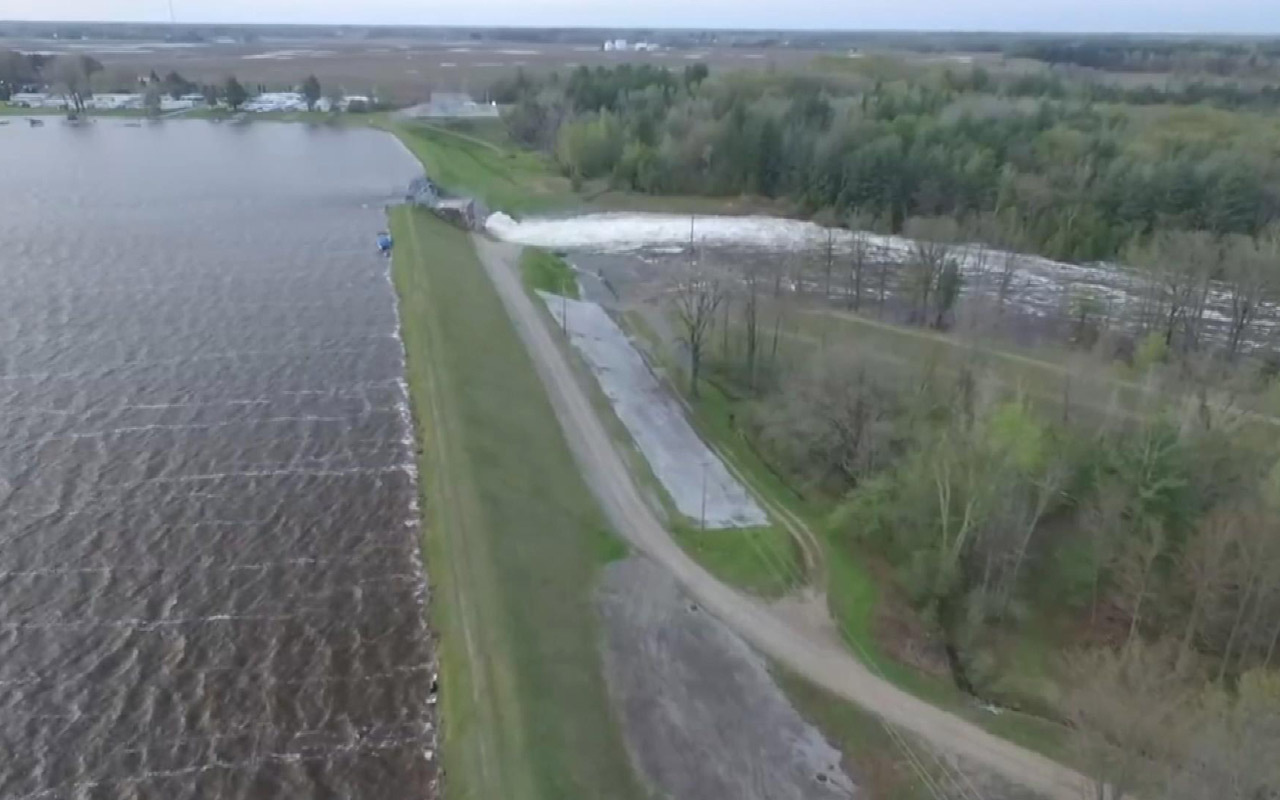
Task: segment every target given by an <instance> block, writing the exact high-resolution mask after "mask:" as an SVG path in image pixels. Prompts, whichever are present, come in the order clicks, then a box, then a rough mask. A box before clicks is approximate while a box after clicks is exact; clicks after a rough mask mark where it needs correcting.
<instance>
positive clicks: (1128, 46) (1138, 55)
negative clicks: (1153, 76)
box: [1005, 37, 1280, 75]
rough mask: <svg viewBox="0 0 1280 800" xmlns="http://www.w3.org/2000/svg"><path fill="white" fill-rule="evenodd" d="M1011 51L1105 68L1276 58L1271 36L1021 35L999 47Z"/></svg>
mask: <svg viewBox="0 0 1280 800" xmlns="http://www.w3.org/2000/svg"><path fill="white" fill-rule="evenodd" d="M1005 52H1007V53H1008V54H1009V55H1011V56H1015V57H1020V58H1031V59H1035V60H1037V61H1044V62H1046V63H1049V64H1071V65H1075V66H1081V67H1090V68H1093V69H1099V70H1106V71H1108V72H1174V71H1183V72H1190V71H1195V72H1208V73H1210V74H1213V75H1236V74H1242V73H1253V72H1257V71H1260V70H1262V69H1266V68H1268V67H1272V66H1274V65H1275V64H1276V63H1277V61H1278V60H1280V43H1277V42H1275V41H1256V42H1230V41H1215V42H1205V41H1186V40H1182V41H1177V40H1159V39H1132V38H1125V37H1107V38H1103V37H1087V38H1078V39H1056V38H1051V39H1043V38H1041V39H1034V38H1033V39H1026V40H1023V41H1019V42H1016V43H1014V44H1012V45H1010V46H1008V47H1007V48H1006V49H1005Z"/></svg>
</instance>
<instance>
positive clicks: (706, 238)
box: [487, 213, 1280, 347]
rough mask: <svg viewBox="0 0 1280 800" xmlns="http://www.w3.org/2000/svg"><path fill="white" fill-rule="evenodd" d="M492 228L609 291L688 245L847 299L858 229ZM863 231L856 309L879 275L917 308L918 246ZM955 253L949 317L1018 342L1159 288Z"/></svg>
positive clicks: (544, 222)
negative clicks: (911, 274) (561, 256)
mask: <svg viewBox="0 0 1280 800" xmlns="http://www.w3.org/2000/svg"><path fill="white" fill-rule="evenodd" d="M487 227H488V230H489V232H490V233H491V234H493V235H494V236H497V237H498V238H500V239H503V240H505V241H511V242H517V243H519V244H525V245H536V246H539V247H545V248H551V249H558V250H569V251H572V252H573V259H572V260H573V262H574V263H575V264H576V265H577V266H578V267H579V268H582V269H585V270H586V271H588V272H589V273H593V274H596V275H597V276H599V277H602V278H604V279H606V281H607V286H606V288H611V291H612V293H613V294H614V295H615V298H614V299H618V297H625V298H626V299H640V300H643V299H646V298H649V297H652V296H654V295H655V294H660V293H662V292H663V291H664V283H665V282H667V281H669V278H670V276H671V275H672V274H674V273H675V272H677V271H678V270H679V269H680V268H682V267H683V266H684V265H685V264H686V263H687V262H688V257H689V256H688V253H689V248H690V246H691V245H692V246H694V247H696V248H697V250H698V253H699V257H700V258H702V259H706V260H709V261H712V262H714V263H715V264H717V265H719V266H721V267H722V268H724V269H726V270H730V271H731V270H735V269H741V267H742V266H743V265H744V264H748V263H755V264H756V265H758V266H759V267H761V274H762V275H764V276H766V281H772V277H773V275H774V274H776V273H780V274H783V275H784V276H785V281H784V284H785V288H786V290H787V291H788V292H794V293H800V294H804V295H806V296H808V297H809V298H811V299H814V300H819V301H824V302H827V303H830V304H833V305H836V306H840V307H849V306H851V305H852V303H853V295H854V294H855V284H854V276H853V271H852V267H851V260H852V253H853V246H854V235H853V234H852V233H850V232H849V231H847V230H844V229H827V228H823V227H821V226H819V225H816V224H814V223H812V222H804V221H800V220H792V219H782V218H778V217H765V216H744V217H723V216H699V217H691V216H688V215H671V214H632V213H625V214H624V213H611V214H589V215H584V216H578V217H562V218H531V219H524V220H520V221H517V220H514V219H512V218H511V217H508V216H506V215H504V214H494V215H493V216H491V217H490V218H489V220H488V223H487ZM860 236H861V237H862V238H863V239H864V241H865V242H866V244H867V254H868V255H867V260H866V265H865V267H864V269H863V275H862V279H861V292H860V301H859V304H860V306H861V307H863V308H875V307H876V306H877V304H878V303H879V289H880V283H881V281H882V280H883V285H884V289H885V295H886V299H885V306H886V318H887V319H896V320H898V321H905V320H906V318H907V317H908V316H909V314H910V311H911V303H910V302H908V301H909V295H910V293H911V291H910V287H909V285H908V283H909V278H908V276H907V274H906V271H907V270H906V268H905V267H904V264H906V263H907V262H909V261H910V259H911V258H912V247H913V245H914V243H913V242H912V241H911V240H910V239H906V238H903V237H899V236H883V235H879V234H861V235H860ZM828 244H829V245H830V248H831V254H832V268H831V270H830V273H831V278H830V281H828V280H827V279H826V272H827V270H826V264H827V252H828V251H827V248H828ZM954 257H955V258H956V259H958V260H959V262H960V264H961V267H962V270H963V272H964V283H963V287H962V290H961V299H960V301H959V302H958V304H957V308H956V312H955V315H954V321H955V322H956V323H957V324H962V325H979V326H982V327H987V328H993V327H994V328H999V329H1000V330H998V331H997V332H1002V333H1006V334H1013V335H1016V336H1017V337H1018V339H1019V340H1020V341H1022V342H1023V343H1029V342H1030V341H1034V340H1036V339H1049V340H1057V341H1061V340H1062V339H1063V338H1065V337H1068V336H1070V335H1071V328H1072V324H1073V322H1074V320H1075V319H1076V318H1078V316H1079V313H1080V309H1081V308H1082V307H1083V304H1082V299H1084V298H1088V299H1089V304H1088V305H1089V309H1090V311H1089V314H1090V315H1091V317H1092V318H1093V321H1094V322H1095V323H1102V322H1104V321H1105V322H1106V324H1107V325H1109V326H1111V327H1114V328H1115V329H1118V330H1122V331H1124V330H1132V329H1133V327H1134V324H1135V321H1136V320H1137V319H1138V318H1139V316H1140V309H1141V308H1142V306H1143V303H1144V302H1149V298H1150V297H1151V295H1152V287H1151V286H1150V285H1149V284H1148V283H1147V282H1146V281H1144V280H1143V278H1142V276H1140V275H1139V274H1138V273H1137V272H1136V271H1135V270H1132V269H1128V268H1124V267H1121V266H1118V265H1113V264H1092V265H1090V264H1085V265H1081V264H1068V263H1063V262H1058V261H1051V260H1049V259H1046V258H1040V257H1038V256H1030V255H1022V254H1011V253H1003V252H999V251H994V250H990V249H986V248H981V247H977V246H973V245H968V246H957V247H956V248H955V251H954ZM882 276H883V277H882ZM590 288H591V285H590V284H588V289H590ZM593 299H594V298H593ZM603 299H607V298H603ZM997 306H998V309H996V307H997ZM1230 307H1231V299H1230V297H1229V295H1228V294H1227V292H1226V288H1225V287H1223V286H1221V285H1218V284H1215V285H1213V286H1212V287H1211V290H1210V292H1209V294H1208V296H1207V297H1206V304H1205V314H1204V317H1205V322H1204V328H1205V335H1206V337H1208V338H1209V339H1215V338H1216V339H1217V340H1220V341H1224V340H1225V338H1226V331H1227V327H1228V323H1229V321H1230V319H1231V316H1230V314H1231V308H1230ZM993 310H998V312H999V313H998V314H996V313H993ZM1277 316H1278V315H1277V313H1276V309H1275V307H1274V306H1273V305H1271V304H1267V305H1265V306H1264V307H1262V308H1261V309H1260V311H1259V313H1258V314H1257V320H1256V322H1255V323H1254V329H1253V336H1252V337H1251V339H1250V342H1249V343H1248V344H1250V345H1252V346H1254V347H1256V346H1260V345H1263V344H1274V343H1275V342H1274V341H1273V340H1274V339H1275V338H1276V337H1277V335H1280V328H1278V327H1277V322H1278V320H1277Z"/></svg>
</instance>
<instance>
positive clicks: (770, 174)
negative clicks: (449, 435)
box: [500, 67, 1280, 260]
mask: <svg viewBox="0 0 1280 800" xmlns="http://www.w3.org/2000/svg"><path fill="white" fill-rule="evenodd" d="M500 88H501V90H502V95H503V97H504V99H509V100H511V101H512V105H511V107H510V108H509V110H508V111H507V112H506V117H505V118H506V121H507V124H508V127H509V130H510V133H511V135H512V136H513V137H514V138H515V139H517V140H518V141H521V142H523V143H525V144H528V145H531V146H535V147H541V148H544V149H546V150H548V151H550V152H552V153H554V154H555V156H556V159H557V161H558V163H559V164H560V166H561V168H562V169H563V170H564V171H565V173H566V174H568V175H570V176H571V177H573V178H575V179H577V180H590V179H604V180H608V181H611V182H612V183H614V184H615V185H618V186H622V187H625V188H628V189H633V190H638V191H643V192H651V193H689V194H711V195H734V194H742V193H750V194H759V195H764V196H767V197H786V198H790V199H792V200H794V201H795V202H796V203H797V204H798V205H799V206H800V207H801V208H802V209H803V210H805V211H807V212H809V213H814V214H817V213H826V214H831V215H834V217H835V218H836V219H844V218H847V216H848V215H849V214H851V213H855V212H856V213H860V214H864V215H866V216H867V217H869V218H871V219H874V220H876V221H877V224H878V226H879V227H881V228H883V229H885V230H889V231H893V232H897V231H900V230H901V229H902V226H903V224H904V223H905V221H906V220H907V219H908V218H910V217H912V216H916V215H925V216H936V215H949V216H954V217H957V218H959V219H966V218H971V217H973V216H975V215H979V214H984V213H995V214H997V215H998V216H1000V218H1001V219H1004V220H1005V221H1006V222H1007V223H1008V230H1006V231H1004V232H1003V234H1002V236H1003V238H1005V239H1008V240H1010V241H1008V242H1006V243H1007V244H1013V245H1015V246H1018V247H1021V248H1024V249H1027V250H1034V251H1037V252H1040V253H1043V254H1045V255H1049V256H1052V257H1056V258H1063V259H1075V260H1095V259H1106V258H1112V257H1114V256H1116V255H1117V254H1118V253H1119V252H1120V251H1121V250H1122V249H1123V248H1124V247H1125V246H1126V245H1127V244H1128V243H1129V242H1130V241H1131V240H1133V239H1135V238H1144V237H1148V236H1150V235H1151V234H1152V233H1154V232H1155V231H1156V230H1157V229H1163V228H1180V229H1203V230H1207V231H1210V232H1212V233H1214V234H1216V235H1223V234H1232V233H1234V234H1245V235H1253V234H1256V233H1257V232H1258V231H1259V230H1260V229H1261V228H1262V227H1263V226H1264V225H1266V224H1267V223H1268V222H1270V221H1271V220H1273V219H1274V218H1275V217H1276V216H1277V214H1278V213H1280V176H1278V175H1277V174H1276V169H1275V165H1274V164H1270V163H1259V162H1258V161H1257V160H1256V159H1255V158H1253V157H1252V156H1250V155H1249V154H1246V153H1243V152H1235V151H1231V150H1223V149H1222V148H1219V147H1214V146H1208V145H1194V144H1187V145H1185V146H1182V147H1179V148H1177V149H1175V150H1169V149H1167V148H1165V149H1163V150H1161V151H1158V152H1153V151H1152V149H1151V148H1145V147H1141V146H1139V145H1140V144H1141V142H1140V141H1138V138H1137V137H1139V136H1140V135H1141V134H1140V133H1138V132H1135V131H1133V130H1131V129H1130V127H1129V126H1128V125H1127V124H1126V121H1125V120H1124V119H1123V118H1121V117H1117V116H1116V115H1115V114H1112V113H1110V112H1107V111H1105V110H1101V109H1099V108H1098V107H1096V106H1094V105H1093V104H1091V103H1089V102H1081V101H1079V100H1063V101H1055V100H1052V99H1049V98H1041V99H1038V100H1036V101H1034V102H1027V101H1025V100H1019V99H1009V98H1004V97H1001V96H998V95H995V94H992V93H991V92H989V91H985V90H986V89H989V88H992V87H991V81H990V79H989V77H988V78H984V77H983V74H982V72H981V71H980V70H974V71H973V72H972V73H969V74H965V75H960V76H956V75H950V74H947V75H944V76H943V78H942V79H940V80H927V81H926V80H919V81H915V80H900V81H876V82H874V83H872V84H870V85H856V86H854V87H852V88H851V87H850V86H848V85H845V84H838V83H834V82H831V81H823V80H820V79H815V78H806V77H801V76H770V75H763V76H761V75H755V76H752V75H728V76H722V77H718V78H715V79H708V78H707V76H706V75H705V73H704V72H694V71H693V70H692V69H690V70H686V71H685V72H684V73H683V74H678V73H674V72H668V71H666V70H661V69H654V68H651V67H643V68H632V67H621V68H619V69H615V70H607V69H603V68H597V69H595V70H589V69H587V68H585V67H584V68H580V69H578V70H577V71H575V72H574V73H572V74H571V75H570V76H568V77H567V78H554V77H553V78H551V79H548V80H545V81H540V80H534V79H532V78H529V77H527V76H523V75H521V76H517V78H516V79H514V80H513V81H511V82H509V83H507V84H505V85H504V86H502V87H500Z"/></svg>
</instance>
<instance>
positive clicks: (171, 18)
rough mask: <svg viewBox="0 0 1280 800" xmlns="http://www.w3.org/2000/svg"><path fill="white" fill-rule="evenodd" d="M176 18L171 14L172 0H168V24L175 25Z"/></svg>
mask: <svg viewBox="0 0 1280 800" xmlns="http://www.w3.org/2000/svg"><path fill="white" fill-rule="evenodd" d="M177 23H178V18H177V17H176V16H174V14H173V0H169V24H170V25H176V24H177Z"/></svg>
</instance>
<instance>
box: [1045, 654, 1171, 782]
mask: <svg viewBox="0 0 1280 800" xmlns="http://www.w3.org/2000/svg"><path fill="white" fill-rule="evenodd" d="M1172 650H1173V648H1172V647H1169V646H1166V645H1145V644H1141V643H1137V644H1135V645H1134V646H1133V647H1131V648H1128V649H1127V650H1126V651H1124V652H1118V651H1111V650H1093V651H1084V652H1077V653H1073V654H1071V655H1069V656H1068V657H1067V658H1066V659H1065V661H1066V663H1065V669H1064V670H1063V672H1064V673H1065V676H1066V681H1065V684H1066V689H1065V691H1064V692H1063V697H1062V707H1063V710H1064V712H1065V713H1066V716H1067V718H1068V720H1069V721H1070V723H1071V729H1072V736H1071V745H1072V749H1073V750H1074V751H1075V753H1076V758H1077V760H1078V762H1079V764H1080V766H1081V767H1082V768H1083V769H1084V771H1085V774H1086V775H1087V776H1088V777H1089V778H1090V780H1091V781H1092V783H1093V786H1094V797H1095V798H1097V800H1120V799H1121V798H1124V797H1132V796H1139V795H1142V794H1143V791H1144V790H1150V789H1152V788H1154V787H1155V786H1157V785H1159V783H1160V782H1161V780H1162V778H1163V776H1164V773H1165V770H1166V768H1167V765H1168V764H1169V763H1171V762H1173V761H1175V760H1176V754H1177V753H1178V752H1180V750H1181V748H1182V743H1183V741H1184V740H1185V737H1186V735H1187V733H1188V730H1187V726H1186V724H1185V719H1186V711H1187V709H1188V707H1189V706H1190V704H1191V700H1192V694H1191V689H1190V687H1189V686H1188V685H1187V684H1186V683H1185V682H1184V681H1183V680H1182V679H1181V678H1180V677H1179V675H1178V672H1177V670H1176V669H1175V667H1174V660H1175V657H1174V655H1173V653H1172Z"/></svg>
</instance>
